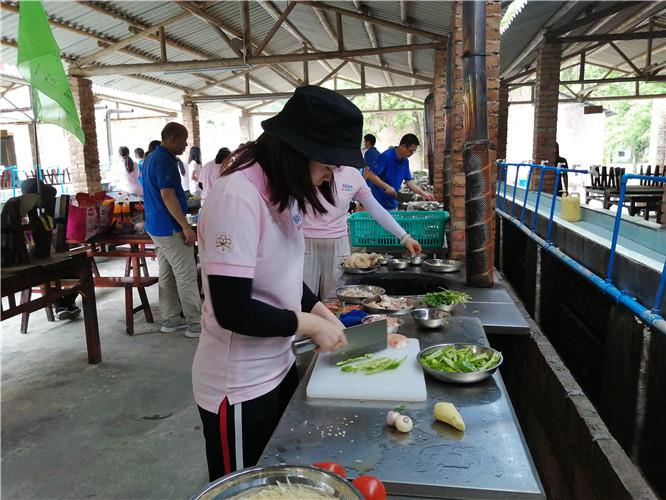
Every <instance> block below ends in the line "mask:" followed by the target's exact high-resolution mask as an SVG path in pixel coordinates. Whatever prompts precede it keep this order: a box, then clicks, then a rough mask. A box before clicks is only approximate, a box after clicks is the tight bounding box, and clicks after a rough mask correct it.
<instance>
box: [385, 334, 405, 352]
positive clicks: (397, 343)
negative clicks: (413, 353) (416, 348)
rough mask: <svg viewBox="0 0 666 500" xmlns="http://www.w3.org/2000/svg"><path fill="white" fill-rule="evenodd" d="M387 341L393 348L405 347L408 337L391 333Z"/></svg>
mask: <svg viewBox="0 0 666 500" xmlns="http://www.w3.org/2000/svg"><path fill="white" fill-rule="evenodd" d="M387 343H388V345H389V347H390V348H392V349H404V348H406V347H407V337H405V336H404V335H400V334H399V333H389V334H388V339H387Z"/></svg>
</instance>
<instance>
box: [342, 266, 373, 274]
mask: <svg viewBox="0 0 666 500" xmlns="http://www.w3.org/2000/svg"><path fill="white" fill-rule="evenodd" d="M342 270H343V271H344V272H346V273H348V274H370V273H374V272H375V271H376V270H377V266H372V267H347V266H342Z"/></svg>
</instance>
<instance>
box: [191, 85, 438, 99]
mask: <svg viewBox="0 0 666 500" xmlns="http://www.w3.org/2000/svg"><path fill="white" fill-rule="evenodd" d="M430 88H431V85H428V84H426V83H424V84H420V85H404V86H395V87H372V88H364V89H340V90H338V91H337V92H338V93H339V94H342V95H349V96H352V95H364V94H377V93H385V92H400V91H409V90H429V89H430ZM292 94H293V92H275V93H272V94H227V95H205V96H193V97H192V98H191V99H190V100H191V101H192V102H211V101H258V100H261V99H288V98H290V97H291V96H292Z"/></svg>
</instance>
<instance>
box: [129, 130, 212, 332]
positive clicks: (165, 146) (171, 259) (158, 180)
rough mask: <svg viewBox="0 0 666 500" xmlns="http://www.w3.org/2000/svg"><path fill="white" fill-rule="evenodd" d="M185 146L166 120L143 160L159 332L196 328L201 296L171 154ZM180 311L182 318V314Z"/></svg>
mask: <svg viewBox="0 0 666 500" xmlns="http://www.w3.org/2000/svg"><path fill="white" fill-rule="evenodd" d="M186 147H187V129H186V128H185V127H184V126H183V125H181V124H180V123H176V122H170V123H167V124H166V125H165V126H164V128H163V129H162V142H161V143H160V145H159V146H157V147H156V148H155V150H154V151H153V152H152V153H151V154H149V155H148V156H147V157H146V159H145V161H144V163H143V176H142V177H143V200H144V210H145V217H146V220H145V224H144V227H145V229H146V232H147V233H148V234H149V235H150V237H151V239H152V240H153V242H154V243H155V249H156V250H157V262H158V265H159V278H160V280H159V301H160V314H161V316H162V327H161V328H160V331H161V332H162V333H171V332H175V331H176V330H180V329H185V328H187V330H186V332H185V336H186V337H191V338H196V337H198V336H199V334H200V333H201V297H200V295H199V286H198V284H197V266H196V262H195V260H194V247H193V245H194V242H195V240H196V234H195V233H194V231H193V230H192V228H191V227H190V225H189V223H188V222H187V218H186V217H185V214H186V213H187V200H186V198H185V191H183V187H182V185H181V179H180V172H179V170H178V165H177V158H176V155H180V154H183V152H184V151H185V148H186ZM181 310H182V312H183V315H184V316H185V319H183V318H181V316H180V313H181Z"/></svg>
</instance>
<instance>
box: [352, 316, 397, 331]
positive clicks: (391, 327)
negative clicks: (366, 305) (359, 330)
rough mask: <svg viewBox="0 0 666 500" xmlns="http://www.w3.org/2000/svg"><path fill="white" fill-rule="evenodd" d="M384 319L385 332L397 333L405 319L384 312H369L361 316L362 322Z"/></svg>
mask: <svg viewBox="0 0 666 500" xmlns="http://www.w3.org/2000/svg"><path fill="white" fill-rule="evenodd" d="M383 319H385V320H386V333H398V331H399V330H400V327H401V326H402V325H404V324H405V320H404V319H401V318H396V317H394V316H387V315H386V314H369V315H368V316H366V317H365V318H363V321H362V323H364V324H365V323H374V322H375V321H381V320H383Z"/></svg>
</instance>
